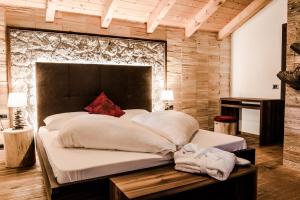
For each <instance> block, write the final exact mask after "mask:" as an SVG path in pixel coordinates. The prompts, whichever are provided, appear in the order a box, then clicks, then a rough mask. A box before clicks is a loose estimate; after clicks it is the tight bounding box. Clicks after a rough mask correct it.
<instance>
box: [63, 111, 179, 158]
mask: <svg viewBox="0 0 300 200" xmlns="http://www.w3.org/2000/svg"><path fill="white" fill-rule="evenodd" d="M57 140H58V142H59V143H60V144H61V145H62V146H63V147H79V148H93V149H110V150H123V151H135V152H149V153H162V154H166V153H169V152H175V151H176V146H175V144H173V143H172V142H170V141H169V140H168V139H166V138H164V137H162V136H161V135H160V134H158V133H156V132H154V131H153V130H150V129H148V128H147V127H144V126H142V125H139V124H136V123H134V122H131V121H128V120H123V119H120V118H116V117H112V116H107V115H83V116H78V117H75V118H73V119H71V120H69V121H68V122H67V123H66V124H65V126H64V127H63V128H62V129H60V130H59V134H58V136H57Z"/></svg>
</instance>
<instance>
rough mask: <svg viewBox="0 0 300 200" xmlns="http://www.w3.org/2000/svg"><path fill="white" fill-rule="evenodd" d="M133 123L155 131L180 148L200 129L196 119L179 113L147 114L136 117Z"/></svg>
mask: <svg viewBox="0 0 300 200" xmlns="http://www.w3.org/2000/svg"><path fill="white" fill-rule="evenodd" d="M132 121H134V122H136V123H138V124H141V125H144V126H147V127H149V128H151V129H153V130H155V131H156V132H158V133H160V134H161V135H162V136H163V137H165V138H167V139H168V140H170V141H172V142H173V143H174V144H175V145H178V146H182V145H185V144H187V143H188V142H189V141H190V139H191V137H192V136H193V134H194V133H195V132H196V131H197V130H198V129H199V123H198V121H197V120H196V119H195V118H193V117H192V116H190V115H188V114H185V113H183V112H178V111H161V112H152V113H147V114H143V115H138V116H135V117H134V118H133V119H132Z"/></svg>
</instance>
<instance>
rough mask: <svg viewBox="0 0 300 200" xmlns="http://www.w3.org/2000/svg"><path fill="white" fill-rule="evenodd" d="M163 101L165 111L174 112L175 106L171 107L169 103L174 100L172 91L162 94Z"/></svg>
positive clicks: (164, 91) (165, 91)
mask: <svg viewBox="0 0 300 200" xmlns="http://www.w3.org/2000/svg"><path fill="white" fill-rule="evenodd" d="M161 100H162V101H164V102H165V110H173V105H169V102H170V101H173V100H174V94H173V91H172V90H163V91H162V93H161Z"/></svg>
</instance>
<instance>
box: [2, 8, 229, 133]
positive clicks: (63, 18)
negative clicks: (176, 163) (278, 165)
mask: <svg viewBox="0 0 300 200" xmlns="http://www.w3.org/2000/svg"><path fill="white" fill-rule="evenodd" d="M6 21H7V25H8V26H16V27H29V28H38V29H51V30H59V31H73V32H83V33H94V34H102V35H115V36H125V37H137V38H145V39H159V40H166V41H167V43H168V45H167V48H168V52H167V54H168V57H167V87H168V88H171V89H173V90H174V95H175V102H174V105H175V109H176V110H182V111H184V112H186V113H189V114H192V115H193V116H195V117H196V118H197V119H198V121H199V123H200V126H201V128H204V129H207V128H210V129H211V128H212V125H213V123H212V118H213V116H215V115H217V114H218V112H219V98H220V96H229V92H230V91H229V88H230V87H229V85H230V65H231V63H230V43H231V40H230V38H227V39H224V40H223V41H217V39H216V38H217V34H216V33H208V32H197V33H196V34H194V35H193V36H192V37H190V38H185V36H184V29H179V28H170V27H164V26H159V27H158V28H157V29H156V30H155V32H154V33H152V34H147V33H146V25H145V24H141V23H132V22H126V21H119V20H113V21H112V23H111V25H110V27H109V28H108V29H101V28H100V17H96V16H88V15H80V14H71V13H64V12H57V13H56V18H55V21H54V23H45V12H44V10H39V9H35V10H32V9H20V8H18V9H13V8H7V9H6ZM1 73H2V72H1ZM0 109H6V107H3V105H2V106H1V108H0Z"/></svg>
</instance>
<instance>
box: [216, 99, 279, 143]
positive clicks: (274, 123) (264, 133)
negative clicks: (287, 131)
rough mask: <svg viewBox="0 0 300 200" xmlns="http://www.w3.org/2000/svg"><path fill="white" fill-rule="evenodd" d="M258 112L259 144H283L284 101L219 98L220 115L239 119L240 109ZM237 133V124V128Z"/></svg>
mask: <svg viewBox="0 0 300 200" xmlns="http://www.w3.org/2000/svg"><path fill="white" fill-rule="evenodd" d="M243 108H246V109H255V110H259V111H260V123H259V124H260V127H259V143H260V145H272V144H282V143H283V135H284V134H283V133H284V101H283V100H280V99H264V98H238V97H227V98H221V115H230V116H234V117H236V118H237V119H240V118H241V116H240V111H241V109H243ZM237 131H239V124H238V126H237Z"/></svg>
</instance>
